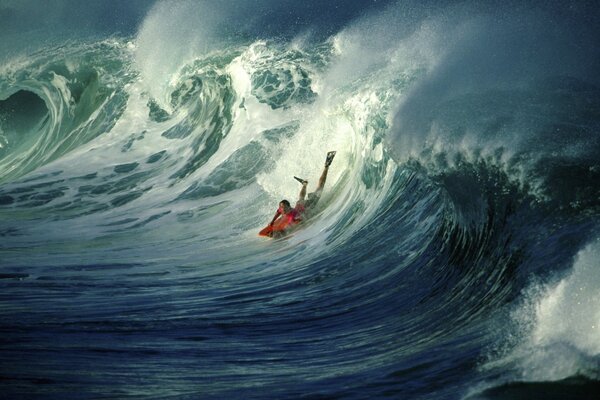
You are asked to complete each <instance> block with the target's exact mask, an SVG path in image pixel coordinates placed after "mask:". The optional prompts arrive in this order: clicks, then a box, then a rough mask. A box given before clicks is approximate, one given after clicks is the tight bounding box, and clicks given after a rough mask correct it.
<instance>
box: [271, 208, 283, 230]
mask: <svg viewBox="0 0 600 400" xmlns="http://www.w3.org/2000/svg"><path fill="white" fill-rule="evenodd" d="M280 215H281V211H279V209H278V210H277V211H276V212H275V215H274V216H273V219H272V220H271V222H269V225H271V226H272V225H273V224H274V223H275V221H276V220H277V218H279V216H280Z"/></svg>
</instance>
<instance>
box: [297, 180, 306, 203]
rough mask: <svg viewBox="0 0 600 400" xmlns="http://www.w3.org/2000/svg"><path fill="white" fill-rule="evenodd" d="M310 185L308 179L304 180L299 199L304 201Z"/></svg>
mask: <svg viewBox="0 0 600 400" xmlns="http://www.w3.org/2000/svg"><path fill="white" fill-rule="evenodd" d="M307 185H308V181H303V182H302V189H300V194H299V195H298V201H304V198H305V197H306V186H307Z"/></svg>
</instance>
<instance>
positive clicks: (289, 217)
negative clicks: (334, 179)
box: [263, 151, 335, 236]
mask: <svg viewBox="0 0 600 400" xmlns="http://www.w3.org/2000/svg"><path fill="white" fill-rule="evenodd" d="M334 156H335V151H330V152H329V153H327V157H326V158H325V167H324V168H323V172H322V173H321V177H320V178H319V183H318V185H317V189H316V190H315V191H314V192H312V193H309V194H308V196H307V195H306V187H307V186H308V181H307V180H306V179H302V178H298V177H297V176H294V179H295V180H297V181H298V182H300V183H301V184H302V189H300V194H299V196H298V202H297V203H296V206H295V207H294V208H292V206H291V204H290V202H289V201H288V200H281V201H280V202H279V208H278V209H277V211H276V212H275V215H274V216H273V219H272V220H271V222H270V223H269V225H268V227H267V228H265V229H267V230H269V232H268V233H269V235H268V236H272V233H273V231H274V229H273V227H274V225H275V224H276V222H277V223H278V225H279V224H280V223H284V226H288V225H289V226H291V225H294V224H296V223H298V222H300V221H302V219H303V216H304V213H305V212H306V211H307V210H308V209H310V208H314V207H315V206H316V205H317V203H318V202H319V200H320V198H321V194H322V193H323V187H324V186H325V181H326V180H327V172H328V171H329V166H330V165H331V162H332V161H333V157H334ZM307 197H308V198H307ZM268 228H271V229H268ZM263 231H264V230H263Z"/></svg>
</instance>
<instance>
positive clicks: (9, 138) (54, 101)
mask: <svg viewBox="0 0 600 400" xmlns="http://www.w3.org/2000/svg"><path fill="white" fill-rule="evenodd" d="M126 52H127V45H126V43H121V42H117V41H114V40H109V41H102V42H98V43H93V44H79V45H77V44H73V45H68V46H61V47H57V48H49V49H45V50H43V51H41V52H38V53H36V54H35V55H32V57H31V61H29V62H27V63H23V62H20V63H14V64H12V65H11V64H9V65H8V66H7V67H6V68H5V73H4V74H3V76H2V78H1V79H0V99H2V100H0V146H2V149H0V171H2V172H1V173H0V180H4V181H6V180H10V179H15V178H18V177H20V176H23V175H24V174H26V173H28V172H30V171H32V170H34V169H36V168H38V167H40V166H42V165H45V164H47V163H48V162H50V161H52V160H55V159H57V158H59V157H60V156H62V155H64V154H66V153H68V152H69V151H71V150H73V149H75V148H77V147H78V146H80V145H81V144H83V143H87V142H89V141H90V140H92V139H93V138H95V137H97V136H98V135H101V134H102V133H105V132H108V131H109V130H110V128H111V126H112V125H114V123H115V122H116V120H117V119H118V116H119V115H120V113H122V112H123V110H124V108H125V103H126V100H127V94H126V93H125V92H124V91H123V90H122V87H123V85H125V84H126V83H127V82H128V80H130V79H131V77H132V76H133V75H130V74H128V71H127V68H126V67H125V62H126V60H127V55H126ZM57 54H60V57H57Z"/></svg>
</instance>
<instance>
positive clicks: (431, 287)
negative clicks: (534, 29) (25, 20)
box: [0, 2, 600, 399]
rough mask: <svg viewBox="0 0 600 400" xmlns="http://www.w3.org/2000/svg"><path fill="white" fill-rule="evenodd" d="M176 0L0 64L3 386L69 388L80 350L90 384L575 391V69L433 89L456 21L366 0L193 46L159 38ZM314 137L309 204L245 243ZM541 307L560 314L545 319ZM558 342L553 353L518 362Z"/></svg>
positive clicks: (302, 162) (592, 358)
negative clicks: (319, 29)
mask: <svg viewBox="0 0 600 400" xmlns="http://www.w3.org/2000/svg"><path fill="white" fill-rule="evenodd" d="M181 4H184V5H181ZM171 6H172V7H171ZM178 7H181V8H178ZM189 7H192V8H193V7H194V5H193V4H192V3H186V2H182V3H180V5H179V6H177V7H176V6H175V5H174V4H173V3H168V2H167V3H159V4H157V5H156V6H155V8H154V9H153V11H152V12H151V13H150V14H149V15H148V16H147V18H146V20H145V21H144V23H143V24H142V26H141V27H140V29H139V33H138V36H137V37H136V38H112V39H110V40H100V41H86V42H79V43H78V42H74V43H69V44H65V45H63V46H60V47H53V48H47V49H44V50H40V51H38V52H37V53H34V54H32V55H31V56H30V57H28V59H27V61H26V62H24V61H19V62H17V61H16V60H15V61H14V62H11V63H7V64H6V65H4V66H2V74H0V76H1V78H0V129H1V131H0V183H1V186H0V237H2V239H3V240H2V244H1V245H0V252H1V254H2V259H1V260H0V265H2V268H3V271H2V273H0V284H1V285H2V287H3V291H5V293H11V294H16V295H18V296H11V298H10V299H9V298H3V299H1V300H0V302H1V303H2V306H3V307H2V311H1V313H0V317H1V321H2V322H3V326H4V327H6V329H4V332H5V333H6V338H7V339H6V340H7V343H12V344H15V347H14V349H13V350H11V352H1V353H0V361H2V362H1V363H0V364H2V365H9V363H10V365H12V366H13V369H12V371H3V370H2V369H1V368H0V375H2V376H3V379H2V382H3V383H1V385H5V383H4V382H6V385H5V386H4V387H5V388H6V390H9V391H10V392H11V393H15V394H28V395H34V394H40V393H43V389H40V388H39V387H36V379H42V378H43V379H46V380H47V382H48V384H49V385H54V387H53V389H52V390H53V392H52V393H58V392H61V393H72V392H73V390H74V389H76V388H77V390H82V387H81V384H80V381H79V380H78V376H81V374H82V371H83V373H85V374H86V376H87V377H88V378H86V379H88V380H87V381H86V384H85V387H84V388H83V390H84V392H85V391H86V390H89V391H90V392H89V393H94V395H95V394H98V393H103V394H106V393H113V394H114V393H117V392H115V390H117V391H118V393H120V394H126V395H144V393H148V391H151V392H152V393H153V395H156V396H171V395H184V396H185V395H195V394H198V390H199V389H198V386H200V387H201V392H202V393H201V395H202V396H205V397H222V398H226V397H231V396H232V395H236V396H239V395H240V393H241V394H243V395H244V397H247V398H264V397H265V396H266V397H269V396H270V397H272V398H294V397H298V395H299V394H306V393H308V394H309V395H310V394H315V395H323V396H331V397H335V396H338V397H348V398H353V397H356V398H366V397H369V398H377V397H385V396H388V395H395V394H398V395H402V396H406V397H408V398H428V399H429V398H440V399H442V398H459V397H462V396H469V395H473V396H475V397H476V396H479V395H482V396H483V395H485V396H488V397H492V398H493V396H494V395H495V392H494V387H495V386H500V385H504V384H508V385H509V387H510V385H511V384H512V383H514V382H518V381H520V380H522V379H526V380H527V379H529V380H535V379H539V380H542V381H550V380H557V379H569V378H572V377H574V376H577V375H580V378H582V379H584V380H585V382H584V383H581V382H579V383H577V382H576V383H574V384H575V385H576V386H577V385H579V386H578V387H579V388H580V389H581V390H582V391H583V392H584V393H585V392H586V390H587V388H588V387H589V385H591V386H594V385H596V383H597V379H598V371H599V370H600V368H598V343H597V341H595V340H594V336H593V335H590V334H588V333H589V332H588V333H586V332H585V330H586V327H587V325H586V322H585V321H586V319H587V318H588V316H589V314H590V313H593V308H594V307H593V304H596V303H597V302H596V300H597V299H595V298H594V299H592V300H590V301H592V303H591V304H592V305H591V306H589V307H586V308H585V310H586V311H583V312H582V313H576V312H572V311H573V310H574V309H575V308H576V306H575V304H576V301H575V299H573V298H572V297H569V296H568V295H566V294H565V289H564V288H565V287H566V288H571V289H572V288H574V287H577V286H580V285H581V283H582V282H587V283H588V286H586V287H585V293H587V294H588V297H589V296H592V297H593V293H594V290H596V289H598V286H597V284H598V282H597V281H598V279H596V276H595V272H594V268H592V267H590V266H591V265H592V264H593V263H594V261H593V255H594V254H596V253H597V247H598V246H597V243H595V242H594V238H595V237H597V235H598V217H599V216H600V208H599V206H600V204H599V203H598V199H599V198H600V197H599V192H598V190H600V188H598V186H597V185H596V184H595V183H594V182H597V181H598V178H599V177H598V174H600V167H599V164H598V162H599V160H598V157H597V155H598V154H600V152H598V146H600V142H599V141H598V139H597V137H596V136H597V135H596V134H595V132H596V131H597V128H598V121H600V115H598V110H600V108H599V107H598V104H600V92H599V91H598V89H597V87H596V86H594V85H593V84H591V83H588V82H587V81H585V80H583V79H582V78H575V77H564V76H561V77H556V76H554V77H548V76H543V77H541V76H535V77H533V78H532V79H530V80H528V81H527V82H526V83H523V82H522V80H520V81H519V82H518V84H517V83H515V85H508V86H509V87H506V85H503V86H502V87H501V88H498V87H497V86H494V85H493V84H492V83H493V82H491V81H490V79H487V77H486V74H482V75H480V76H479V78H480V79H479V80H477V79H475V81H474V82H472V86H470V87H469V90H468V91H467V92H466V93H465V92H464V91H462V90H459V91H455V90H454V89H453V88H455V86H454V85H455V84H456V82H455V81H453V78H452V77H453V73H454V72H455V71H456V70H460V69H461V68H462V66H461V64H460V62H459V61H457V60H458V59H461V60H468V61H469V62H472V61H473V59H474V58H475V57H472V55H473V54H472V53H473V52H479V51H481V47H482V46H481V44H480V43H479V42H478V40H479V39H478V38H480V37H481V32H482V29H484V28H485V27H486V26H488V25H486V24H485V23H483V22H485V21H486V20H484V21H483V22H482V21H481V20H478V19H477V18H475V19H474V20H467V21H465V22H464V24H458V25H456V28H454V29H450V28H449V25H450V24H449V22H448V21H446V20H445V19H444V18H437V19H436V18H433V19H429V20H427V21H424V22H423V23H422V24H416V25H415V24H412V25H410V26H411V28H410V29H407V30H406V31H405V30H402V29H390V26H393V24H391V23H390V18H392V19H394V18H397V16H398V10H396V12H393V11H394V10H393V9H392V10H391V11H390V10H388V11H387V13H382V14H379V15H375V16H370V17H368V18H364V19H362V20H361V21H359V22H357V23H356V24H354V25H352V26H350V27H348V28H347V29H344V30H342V31H341V32H339V33H337V34H335V35H333V36H331V37H327V38H326V39H321V38H318V39H311V38H310V37H301V38H298V37H296V38H295V39H294V40H290V41H287V40H284V39H281V40H263V39H260V40H254V39H244V40H231V39H228V40H222V41H218V42H211V45H210V46H208V45H206V47H203V48H202V51H200V50H199V49H200V47H201V46H200V45H199V44H198V43H191V44H190V43H188V44H189V46H182V45H181V43H182V41H181V40H182V36H181V35H183V34H184V33H189V31H188V28H189V29H191V28H190V27H193V26H194V23H195V22H194V20H193V19H192V18H191V17H189V18H188V17H186V15H187V14H189V13H188V12H187V11H189V10H188V8H189ZM202 7H204V6H202ZM204 8H205V7H204ZM192 15H196V14H193V13H192ZM166 16H168V17H169V19H175V20H179V21H180V22H181V23H180V24H179V25H178V26H177V27H172V26H171V25H169V24H168V23H167V22H165V21H166V20H168V18H166ZM215 18H217V16H215ZM207 26H209V27H210V28H211V29H212V28H213V27H212V25H211V24H208V25H207ZM167 28H169V29H167ZM178 29H179V30H178ZM198 29H199V30H200V33H202V34H203V35H204V36H203V38H211V39H214V35H215V34H214V32H213V33H210V34H209V33H208V32H207V30H208V28H207V27H202V28H198ZM403 29H405V28H403ZM507 30H508V29H507ZM491 31H492V33H496V34H498V33H502V32H503V30H502V26H498V25H494V26H493V29H491ZM448 32H451V33H452V37H453V38H454V39H455V40H453V41H452V43H451V44H452V45H451V46H449V47H448V49H446V51H445V52H441V51H438V50H439V43H440V42H441V38H443V37H444V34H447V33H448ZM484 32H486V31H485V30H484ZM488 33H489V32H488ZM199 36H200V35H199ZM484 37H485V35H484ZM391 39H394V40H391ZM207 40H208V39H207ZM157 41H159V42H161V43H162V44H169V46H171V47H168V49H169V50H166V52H167V53H169V57H160V56H158V55H157V54H155V53H154V52H153V49H154V47H153V45H155V44H156V42H157ZM215 43H217V44H215ZM176 44H179V47H176V48H174V47H173V46H176ZM500 44H503V45H507V46H508V45H511V46H512V45H515V46H516V44H515V43H513V41H512V40H511V39H510V35H509V38H508V39H506V42H501V43H500ZM509 47H510V46H509ZM165 48H167V47H165ZM190 48H191V49H193V50H195V51H194V52H192V53H190V52H189V51H187V50H189V49H190ZM460 55H462V56H464V55H467V57H459V56H460ZM517 64H518V63H517ZM526 65H527V66H529V64H527V63H526ZM480 67H481V68H483V69H484V70H485V66H481V65H480ZM517 67H519V68H521V67H523V64H518V65H517ZM469 68H473V69H477V68H476V67H475V66H472V65H471V66H470V67H469ZM507 68H508V67H507ZM511 68H512V67H511ZM513 72H514V71H512V72H511V73H507V74H506V76H514V74H513ZM459 83H460V82H459ZM458 86H460V85H458ZM461 87H462V86H461ZM327 150H337V155H336V158H335V160H334V162H333V164H332V166H331V169H330V171H329V176H328V180H327V183H326V187H325V191H324V195H323V197H322V200H321V202H320V203H319V208H318V209H317V210H316V215H315V216H314V217H313V218H312V219H310V220H309V221H307V222H306V223H305V224H304V226H303V227H302V229H300V230H298V231H296V232H295V233H294V234H293V235H291V236H288V237H286V238H285V239H282V240H276V241H265V240H262V239H260V238H258V237H257V236H256V234H257V232H258V230H259V229H260V228H261V227H262V226H263V225H264V224H265V223H266V222H267V221H268V220H269V219H270V217H271V216H272V214H273V212H274V210H275V208H276V206H277V203H278V202H279V200H281V199H282V198H288V199H290V200H294V199H295V197H296V196H297V192H298V191H299V189H300V188H299V186H298V185H297V183H296V182H295V181H294V180H293V178H292V177H293V175H299V176H303V177H304V178H307V179H308V180H309V190H310V189H311V187H314V186H315V185H316V182H317V180H318V176H319V174H320V172H321V169H322V164H323V161H324V157H325V154H326V152H327ZM590 243H591V244H590ZM573 259H576V262H575V265H576V268H575V271H574V272H573V274H569V270H570V268H572V267H573ZM582 287H583V286H582ZM15 299H17V300H15ZM555 301H558V302H560V303H561V305H560V306H554V302H555ZM535 304H539V305H540V306H539V307H538V308H537V309H535V307H534V306H533V305H535ZM24 309H27V310H28V312H27V313H26V314H25V315H24V314H23V312H22V310H24ZM567 314H569V315H570V317H571V318H572V320H571V324H570V325H571V326H572V327H573V328H571V329H568V328H567V327H563V328H562V329H560V330H553V329H552V328H551V327H550V326H551V325H553V323H554V321H555V320H556V318H559V316H562V315H567ZM596 317H597V316H595V315H594V318H596ZM599 324H600V321H599ZM595 326H596V328H597V326H598V324H596V325H595ZM596 328H594V329H596ZM574 329H575V330H576V334H575V335H573V330H574ZM22 332H26V336H27V339H26V340H21V337H22ZM45 332H52V334H51V335H47V334H45ZM573 336H574V339H571V337H573ZM557 343H561V344H560V352H561V354H563V355H564V354H567V355H568V356H569V357H568V359H569V360H571V361H572V362H571V363H570V364H568V365H567V363H561V365H560V371H559V373H555V372H556V371H551V370H545V371H541V372H540V373H539V374H535V373H533V372H532V371H533V369H534V368H539V366H540V365H543V364H544V360H548V359H550V360H553V359H554V358H553V357H552V356H549V355H548V354H550V353H552V351H553V349H554V348H555V346H558V345H557ZM565 343H566V344H565ZM40 349H44V350H40ZM57 353H60V355H61V357H60V360H59V359H58V358H57V357H56V354H57ZM114 354H119V356H120V357H123V359H124V360H126V361H127V362H125V363H123V364H122V365H121V364H115V363H114V357H113V355H114ZM15 355H17V356H18V357H16V356H15ZM532 355H533V357H531V356H532ZM34 359H35V360H36V361H38V362H36V363H34V362H32V360H34ZM89 359H93V361H94V362H93V363H90V362H88V360H89ZM40 360H42V362H39V361H40ZM528 360H529V361H528ZM534 364H535V365H534ZM165 371H168V372H167V373H165ZM115 377H118V379H116V381H115ZM45 382H46V381H45ZM432 382H438V383H439V382H444V384H433V383H432ZM596 386H597V385H596ZM511 390H517V391H518V390H519V387H518V385H517V387H516V388H514V389H513V388H512V387H511ZM523 390H534V389H531V388H529V387H528V388H525V389H523ZM482 393H483V394H482ZM265 394H268V395H265Z"/></svg>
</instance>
